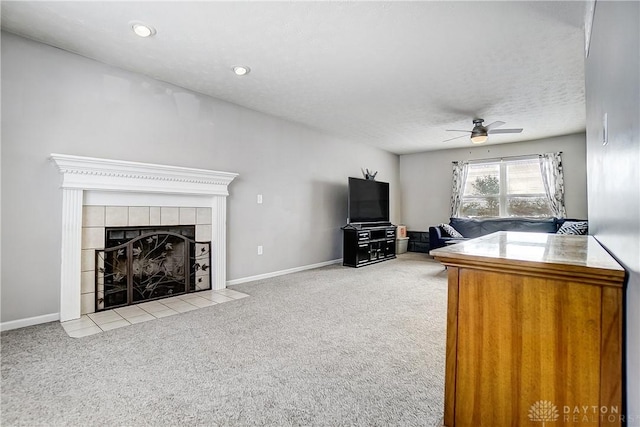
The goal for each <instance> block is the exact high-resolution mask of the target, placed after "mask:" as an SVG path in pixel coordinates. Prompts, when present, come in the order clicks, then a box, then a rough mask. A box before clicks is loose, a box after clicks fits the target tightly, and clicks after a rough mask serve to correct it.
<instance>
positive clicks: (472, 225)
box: [429, 218, 586, 250]
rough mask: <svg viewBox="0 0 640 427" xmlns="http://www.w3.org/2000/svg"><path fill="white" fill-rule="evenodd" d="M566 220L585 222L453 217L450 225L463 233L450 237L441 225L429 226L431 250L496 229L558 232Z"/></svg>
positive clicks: (546, 219) (563, 219)
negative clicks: (459, 235) (448, 242)
mask: <svg viewBox="0 0 640 427" xmlns="http://www.w3.org/2000/svg"><path fill="white" fill-rule="evenodd" d="M565 221H574V222H584V221H586V220H584V219H567V218H451V219H450V220H449V225H450V226H452V227H453V228H454V229H455V230H456V231H458V232H459V233H460V234H462V236H463V237H462V238H460V237H450V236H449V235H448V234H446V232H445V231H444V230H443V229H442V228H441V227H440V226H433V227H429V250H433V249H437V248H441V247H443V246H445V245H446V244H447V243H446V242H447V241H451V242H454V241H455V242H459V241H463V240H467V239H473V238H476V237H480V236H484V235H486V234H491V233H494V232H496V231H527V232H535V233H556V232H557V231H558V229H559V228H560V227H561V226H562V224H564V223H565Z"/></svg>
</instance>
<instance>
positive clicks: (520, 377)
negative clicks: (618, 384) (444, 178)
mask: <svg viewBox="0 0 640 427" xmlns="http://www.w3.org/2000/svg"><path fill="white" fill-rule="evenodd" d="M600 316H601V288H600V287H598V286H592V285H585V284H581V283H574V282H569V281H558V280H550V279H543V278H536V277H528V276H523V275H517V274H509V273H498V272H488V271H477V270H472V269H465V268H461V269H460V271H459V288H458V316H457V317H458V319H457V321H458V325H457V326H458V337H457V360H456V364H457V370H456V385H455V387H456V392H455V394H456V405H455V420H456V423H455V425H456V426H474V427H477V426H497V425H501V426H509V425H529V424H531V423H532V421H535V420H532V419H531V418H530V417H529V415H530V409H531V407H532V405H534V404H535V403H536V402H539V401H549V402H551V403H552V404H553V405H555V406H556V411H557V412H556V413H557V418H555V420H554V419H547V420H546V421H555V424H554V425H563V424H567V425H571V426H580V425H589V426H593V425H594V424H593V420H592V419H589V420H588V421H586V420H585V421H584V423H583V424H582V423H581V420H580V419H578V420H575V419H573V418H572V419H570V420H569V419H568V418H566V417H567V416H566V415H565V414H564V407H565V406H568V407H570V408H574V407H575V406H578V407H582V406H586V405H589V406H593V405H598V404H599V390H600V376H599V374H600V336H601V331H600ZM537 421H544V420H542V419H539V420H537ZM596 425H597V423H596Z"/></svg>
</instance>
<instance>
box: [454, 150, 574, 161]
mask: <svg viewBox="0 0 640 427" xmlns="http://www.w3.org/2000/svg"><path fill="white" fill-rule="evenodd" d="M557 153H558V154H562V151H557ZM534 157H542V154H524V155H521V156H504V157H493V158H489V159H474V160H466V162H467V163H484V162H496V161H502V160H515V159H530V158H534ZM463 161H464V160H463ZM451 163H460V160H454V161H452V162H451Z"/></svg>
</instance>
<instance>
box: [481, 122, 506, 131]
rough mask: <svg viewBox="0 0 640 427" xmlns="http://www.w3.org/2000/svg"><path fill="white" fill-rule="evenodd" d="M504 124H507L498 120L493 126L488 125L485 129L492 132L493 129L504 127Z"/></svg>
mask: <svg viewBox="0 0 640 427" xmlns="http://www.w3.org/2000/svg"><path fill="white" fill-rule="evenodd" d="M504 124H505V122H501V121H500V120H498V121H495V122H493V123H491V124H488V125H486V126H485V127H484V128H485V129H486V130H491V129H493V128H497V127H500V126H503V125H504Z"/></svg>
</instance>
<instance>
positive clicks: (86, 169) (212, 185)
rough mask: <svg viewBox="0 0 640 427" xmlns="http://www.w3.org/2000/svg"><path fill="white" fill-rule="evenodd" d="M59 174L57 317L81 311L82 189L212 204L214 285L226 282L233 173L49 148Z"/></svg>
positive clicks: (73, 316)
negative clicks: (53, 151)
mask: <svg viewBox="0 0 640 427" xmlns="http://www.w3.org/2000/svg"><path fill="white" fill-rule="evenodd" d="M51 159H52V160H53V162H55V164H56V165H57V166H58V168H59V170H60V173H61V174H62V177H63V178H62V259H61V274H60V320H61V321H66V320H71V319H77V318H79V317H80V293H81V290H80V288H81V266H80V261H81V254H82V206H83V200H84V198H85V196H87V195H88V194H85V193H89V194H91V193H108V194H110V196H111V199H112V200H113V198H114V196H115V198H117V197H118V195H121V196H123V197H125V196H126V197H127V198H128V200H129V199H130V196H131V194H132V193H134V194H135V193H138V194H140V195H142V194H144V195H153V196H154V198H155V199H156V200H158V196H161V195H167V196H168V197H170V196H171V195H181V196H199V198H203V199H204V200H206V202H207V203H208V205H209V206H210V207H211V220H212V227H211V230H212V231H211V233H212V235H211V242H212V246H211V252H212V258H211V261H212V264H213V265H212V272H211V281H212V288H213V289H222V288H224V287H225V286H226V223H227V216H226V214H227V205H226V198H227V196H228V195H229V192H228V186H229V184H230V183H231V181H233V179H234V178H235V177H236V176H238V174H236V173H231V172H218V171H211V170H205V169H193V168H185V167H179V166H167V165H156V164H149V163H138V162H128V161H121V160H108V159H98V158H93V157H80V156H71V155H65V154H51Z"/></svg>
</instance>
